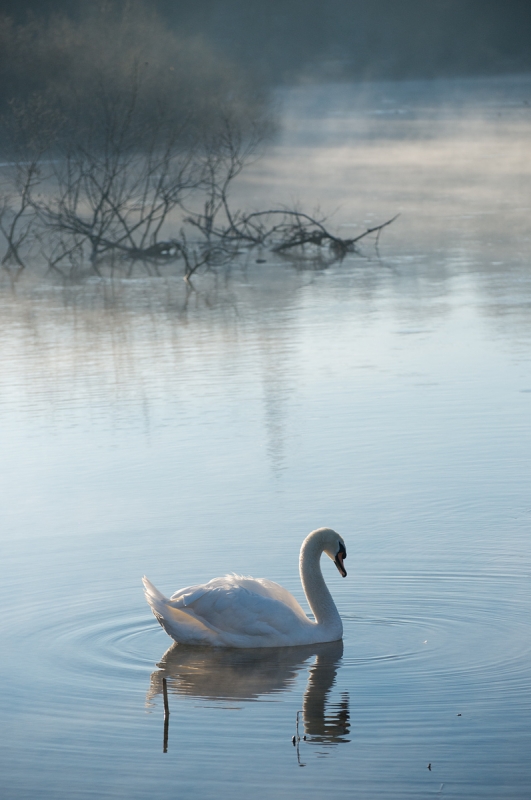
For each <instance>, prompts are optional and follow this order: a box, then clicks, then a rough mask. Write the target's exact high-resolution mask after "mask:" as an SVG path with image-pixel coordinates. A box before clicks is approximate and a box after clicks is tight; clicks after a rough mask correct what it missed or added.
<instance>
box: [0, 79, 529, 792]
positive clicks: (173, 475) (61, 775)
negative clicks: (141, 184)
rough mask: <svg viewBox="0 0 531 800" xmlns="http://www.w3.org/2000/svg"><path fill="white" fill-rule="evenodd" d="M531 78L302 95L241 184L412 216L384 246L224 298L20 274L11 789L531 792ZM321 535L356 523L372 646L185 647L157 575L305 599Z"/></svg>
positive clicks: (362, 639)
mask: <svg viewBox="0 0 531 800" xmlns="http://www.w3.org/2000/svg"><path fill="white" fill-rule="evenodd" d="M530 98H531V81H529V80H527V79H524V78H521V79H513V80H507V79H504V81H490V82H486V81H484V82H473V81H470V82H467V83H452V82H440V83H437V84H404V85H402V86H397V85H395V86H392V85H390V84H389V85H386V84H380V85H376V86H373V87H372V89H371V91H370V92H369V91H367V90H366V89H361V88H359V87H358V88H355V87H346V86H343V87H337V86H331V87H327V88H326V89H319V88H317V89H315V88H311V87H310V88H309V87H306V88H304V89H297V90H293V91H292V92H291V93H290V94H289V96H288V97H287V98H286V97H284V98H283V101H284V102H285V109H286V110H285V117H284V119H285V127H284V129H283V130H284V132H283V133H282V136H281V138H280V139H279V141H278V142H277V144H276V145H275V146H274V147H273V148H272V149H271V150H270V151H269V152H268V153H267V154H266V156H265V157H264V159H263V160H262V161H261V162H259V163H257V164H256V165H255V166H254V167H253V169H252V171H251V173H250V175H249V177H248V178H247V179H246V180H245V181H243V182H242V185H241V188H240V190H239V198H240V199H242V200H243V199H245V201H246V202H247V203H251V204H256V206H260V205H263V204H266V203H267V202H269V200H270V199H271V198H273V197H275V198H278V201H279V202H289V201H291V200H301V202H304V204H305V205H307V206H308V207H309V206H312V204H317V203H318V202H321V203H322V204H323V206H326V208H328V209H330V208H336V207H338V206H339V208H338V210H337V213H336V215H335V217H334V220H335V224H337V225H338V226H343V229H344V230H347V228H348V227H350V228H352V229H354V230H356V228H355V227H354V226H358V229H363V226H364V225H368V224H371V223H372V222H374V221H381V220H383V219H385V218H386V217H390V216H392V215H394V214H395V213H397V212H398V211H399V212H400V213H401V216H400V218H399V219H398V220H397V221H396V223H394V224H393V226H391V227H390V228H389V229H388V230H387V231H386V233H385V236H383V237H382V239H381V241H380V247H379V252H376V251H375V250H374V249H372V248H371V247H370V246H367V247H366V248H365V249H364V253H365V255H364V256H351V257H349V258H347V259H346V260H345V261H344V262H343V263H335V264H331V265H330V264H327V263H326V261H325V262H323V261H320V260H319V259H315V260H314V261H311V262H309V263H308V262H301V261H293V260H292V261H289V260H286V259H280V258H278V257H276V258H274V257H271V256H269V255H267V263H266V264H265V265H263V264H260V265H259V264H256V263H255V262H256V254H251V255H250V256H248V257H244V256H242V259H241V260H240V261H239V262H238V263H235V264H233V265H232V266H231V267H230V269H227V270H224V271H222V272H220V273H218V274H216V275H214V274H209V275H203V276H201V275H198V276H197V278H196V279H195V281H194V287H195V290H194V291H190V290H187V289H186V287H185V285H184V284H183V281H182V280H181V278H180V276H179V275H177V274H176V273H175V270H174V271H173V273H171V274H168V275H165V276H164V277H162V278H148V277H146V276H145V275H143V274H141V273H140V272H139V273H137V274H136V275H135V276H134V277H133V279H131V280H120V279H115V280H114V281H110V280H108V281H101V280H93V281H88V282H85V283H82V284H79V285H77V286H67V287H63V286H60V285H57V284H55V283H53V281H51V280H49V281H46V282H38V283H32V282H31V281H30V280H27V281H26V282H25V283H23V284H19V286H18V287H17V289H16V291H15V293H13V292H12V291H11V290H10V288H9V286H8V285H7V283H6V285H5V286H4V288H3V291H2V294H1V295H0V358H1V363H2V369H1V372H0V426H1V435H2V448H1V450H0V469H1V474H2V486H3V493H2V496H3V502H2V555H1V563H2V582H1V589H0V595H1V598H2V609H3V614H2V623H1V625H2V638H3V647H2V652H3V658H2V661H1V666H0V678H1V684H2V687H3V698H2V707H3V726H2V749H1V752H2V755H1V761H2V765H1V778H0V781H1V784H2V797H5V798H6V799H9V800H22V799H23V798H30V797H31V798H34V797H39V798H54V800H55V799H57V798H59V799H60V798H65V800H66V799H67V798H68V800H72V799H74V798H87V797H98V798H119V797H128V798H139V799H140V798H146V797H150V798H152V800H159V798H160V799H161V800H162V799H163V798H164V799H165V798H170V797H179V798H196V797H201V798H204V799H205V800H209V798H212V799H213V798H219V797H224V796H231V797H237V798H238V797H241V798H247V797H249V796H253V797H255V798H259V799H261V798H264V800H265V799H266V798H267V799H268V800H269V798H282V797H289V798H290V800H294V799H295V800H296V799H297V798H305V800H306V799H307V798H316V800H317V798H322V797H323V796H324V795H325V794H326V795H327V796H331V797H333V798H336V797H337V798H347V797H348V798H351V797H360V798H361V797H363V798H387V797H389V798H391V797H392V798H398V797H403V798H408V799H409V798H414V797H423V798H424V797H429V796H433V795H441V796H449V797H455V798H474V797H478V798H479V797H481V798H492V799H493V800H494V798H500V797H504V798H526V797H528V793H529V788H528V787H529V783H530V780H531V767H530V765H529V757H528V755H529V750H530V745H531V729H530V724H529V719H530V712H531V638H530V624H529V620H530V612H531V593H530V584H531V551H530V544H529V532H530V522H531V501H530V499H529V478H530V461H531V458H530V453H531V441H530V440H531V429H530V416H531V415H530V412H531V370H530V363H531V355H530V353H531V350H530V345H531V325H530V319H531V317H530V309H531V281H530V269H529V241H530V228H529V211H530V209H531V195H530V186H531V184H530V180H529V179H530V177H531V175H530V172H531V159H530V158H529V156H530V147H529V141H530V139H529V133H530V130H531V112H530V111H529V108H528V105H527V104H528V102H529V100H530ZM321 525H328V526H331V527H334V528H336V529H337V530H338V531H339V532H340V533H341V534H342V535H343V536H344V538H345V540H346V542H347V548H348V561H347V568H348V571H349V576H348V578H347V579H346V580H341V579H340V578H339V576H338V574H337V572H336V570H335V568H334V567H333V565H332V564H331V563H330V564H328V563H327V564H324V565H323V567H324V572H325V577H326V579H327V581H328V583H329V585H330V587H331V590H332V593H333V595H334V597H335V598H336V601H337V604H338V607H339V609H340V612H341V614H342V617H343V619H344V625H345V637H344V642H343V643H334V644H332V645H327V646H320V647H317V648H314V649H312V648H293V649H288V650H286V649H284V650H272V651H270V652H265V651H257V652H255V653H253V652H250V651H246V652H232V651H225V652H221V653H220V652H211V651H208V650H202V649H197V648H183V647H179V646H174V647H170V645H171V640H169V639H168V637H167V636H166V635H165V634H164V632H163V631H162V629H161V628H160V627H159V626H158V625H157V623H156V621H155V620H154V619H153V617H152V616H151V615H150V612H149V608H148V606H147V605H146V604H145V601H144V600H143V597H142V591H141V584H140V577H141V575H142V574H144V573H145V574H147V575H148V576H149V578H150V579H151V580H152V581H153V582H154V583H155V584H156V585H157V586H158V587H159V588H160V589H161V590H163V591H166V592H167V593H168V594H169V593H171V592H172V591H174V590H176V589H177V588H179V587H181V586H185V585H187V584H190V583H196V582H199V581H203V580H208V579H209V578H211V577H214V576H216V575H220V574H224V573H226V572H229V571H236V572H240V573H243V574H251V575H255V576H256V577H260V576H265V577H269V578H271V579H273V580H277V581H279V582H281V583H282V584H283V585H285V586H286V587H287V588H288V589H290V590H291V591H292V592H293V593H294V594H295V596H296V597H297V598H298V599H299V600H300V601H301V602H302V603H303V604H304V598H303V596H302V592H301V588H300V583H299V578H298V575H297V558H298V549H299V547H300V543H301V541H302V539H303V538H304V536H305V535H306V534H307V533H308V532H309V531H310V530H312V529H313V528H316V527H318V526H321ZM163 677H166V679H167V681H168V687H169V703H170V710H171V716H170V722H169V729H168V731H167V734H168V737H167V752H166V753H164V752H163V743H164V741H163V738H164V723H163V703H162V695H161V691H162V678H163ZM298 711H300V712H301V713H300V715H299V719H300V723H299V733H300V735H301V741H300V742H299V743H298V746H294V745H293V744H292V736H293V735H295V734H296V722H297V712H298ZM304 735H306V740H304V739H303V738H302V737H303V736H304ZM428 765H430V767H431V768H428Z"/></svg>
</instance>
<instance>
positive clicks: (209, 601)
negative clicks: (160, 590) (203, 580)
mask: <svg viewBox="0 0 531 800" xmlns="http://www.w3.org/2000/svg"><path fill="white" fill-rule="evenodd" d="M187 610H190V611H192V612H193V613H194V615H195V616H196V617H197V618H198V619H199V620H201V621H204V622H205V624H206V625H208V626H209V627H212V628H214V629H216V630H218V631H219V632H220V633H225V634H237V635H242V636H251V637H254V636H270V635H275V634H279V633H280V634H285V635H286V636H289V635H290V634H292V633H294V632H295V631H298V630H300V626H301V623H302V624H311V623H309V620H308V618H307V617H306V616H305V615H304V614H303V619H302V618H301V616H300V614H297V613H296V612H295V611H294V610H293V608H291V607H290V606H289V605H286V604H285V603H283V602H282V601H281V600H278V599H277V598H275V597H271V596H270V595H269V594H267V593H262V592H260V593H258V592H257V591H253V590H252V589H249V588H247V587H246V586H241V585H238V583H236V582H231V583H230V584H229V585H227V584H226V585H224V586H215V587H211V588H209V589H208V591H205V592H203V593H201V594H200V595H199V596H197V597H196V598H195V599H194V601H193V602H191V603H190V601H189V600H188V603H187ZM301 610H302V609H301Z"/></svg>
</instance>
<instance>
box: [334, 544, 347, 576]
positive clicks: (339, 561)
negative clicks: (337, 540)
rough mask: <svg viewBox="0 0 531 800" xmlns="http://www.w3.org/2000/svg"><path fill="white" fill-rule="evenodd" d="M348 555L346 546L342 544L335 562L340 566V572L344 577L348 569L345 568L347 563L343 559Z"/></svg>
mask: <svg viewBox="0 0 531 800" xmlns="http://www.w3.org/2000/svg"><path fill="white" fill-rule="evenodd" d="M346 557H347V552H346V550H345V548H344V547H343V546H342V545H341V546H340V548H339V550H338V553H337V555H336V557H335V559H334V564H335V565H336V567H337V568H338V570H339V574H340V575H341V577H342V578H346V577H347V571H346V569H345V565H344V564H343V559H344V558H346Z"/></svg>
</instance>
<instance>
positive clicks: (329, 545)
mask: <svg viewBox="0 0 531 800" xmlns="http://www.w3.org/2000/svg"><path fill="white" fill-rule="evenodd" d="M320 533H321V537H322V540H323V545H324V547H323V553H326V555H327V556H328V558H331V559H332V561H333V562H334V564H335V565H336V567H337V569H338V571H339V574H340V575H341V577H342V578H346V577H347V571H346V569H345V565H344V564H343V561H344V560H345V558H346V557H347V548H346V547H345V542H344V540H343V537H342V536H340V535H339V533H336V532H335V531H333V530H332V529H331V528H321V531H320Z"/></svg>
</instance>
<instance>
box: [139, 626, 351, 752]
mask: <svg viewBox="0 0 531 800" xmlns="http://www.w3.org/2000/svg"><path fill="white" fill-rule="evenodd" d="M342 655H343V642H342V641H341V640H340V641H338V642H326V643H323V644H314V645H303V646H301V647H267V648H257V649H254V650H238V649H227V648H208V647H193V646H190V645H180V644H174V645H172V647H170V649H169V650H167V651H166V653H164V655H163V657H162V659H161V661H160V663H159V664H158V665H157V666H158V667H159V669H158V670H157V671H156V672H153V673H152V675H151V679H150V687H149V691H148V694H147V701H148V703H151V702H152V701H153V700H154V698H155V697H156V696H157V695H159V694H162V693H163V679H165V680H166V682H167V687H168V693H169V694H170V695H172V694H173V695H187V696H189V697H197V698H202V699H208V700H217V701H234V700H236V701H241V700H256V699H257V698H259V697H261V696H263V695H270V694H275V693H278V692H285V691H290V690H291V689H292V688H293V686H294V685H295V683H296V680H297V676H298V674H299V673H300V671H301V670H302V669H303V668H304V666H305V664H306V662H307V661H308V659H310V658H311V657H312V656H315V661H314V662H313V663H312V664H311V666H310V668H309V674H308V683H307V685H306V689H305V692H304V698H303V702H302V719H303V723H304V735H305V736H306V737H307V738H306V741H308V742H309V743H310V744H311V743H312V742H314V743H320V744H327V745H336V744H339V743H341V742H348V741H349V739H348V738H346V737H347V736H348V734H349V730H350V722H349V719H350V715H349V696H348V692H344V693H342V695H341V699H340V701H339V703H330V702H329V695H330V692H331V689H332V687H333V686H334V684H335V680H336V675H337V671H338V668H339V665H340V661H341V657H342ZM165 730H166V734H167V725H166V729H165ZM165 744H166V745H167V742H165Z"/></svg>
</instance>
